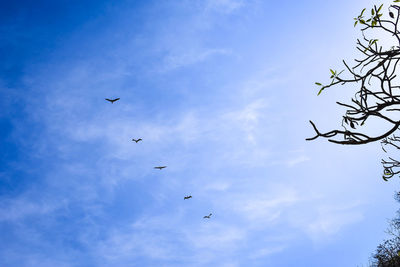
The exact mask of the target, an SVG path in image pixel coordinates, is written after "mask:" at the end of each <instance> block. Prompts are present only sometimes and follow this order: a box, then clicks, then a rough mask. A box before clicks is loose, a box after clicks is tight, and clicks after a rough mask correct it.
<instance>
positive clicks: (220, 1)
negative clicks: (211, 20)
mask: <svg viewBox="0 0 400 267" xmlns="http://www.w3.org/2000/svg"><path fill="white" fill-rule="evenodd" d="M245 4H246V1H243V0H208V1H207V4H206V9H211V10H217V11H219V12H222V13H231V12H234V11H237V10H238V9H240V8H242V7H243V6H244V5H245Z"/></svg>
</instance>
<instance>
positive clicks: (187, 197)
mask: <svg viewBox="0 0 400 267" xmlns="http://www.w3.org/2000/svg"><path fill="white" fill-rule="evenodd" d="M189 198H192V196H186V197H184V198H183V199H189Z"/></svg>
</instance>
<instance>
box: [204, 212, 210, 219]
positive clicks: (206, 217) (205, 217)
mask: <svg viewBox="0 0 400 267" xmlns="http://www.w3.org/2000/svg"><path fill="white" fill-rule="evenodd" d="M211 215H212V213H210V214H209V215H208V216H204V217H203V219H210V217H211Z"/></svg>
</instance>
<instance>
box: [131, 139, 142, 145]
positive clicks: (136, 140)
mask: <svg viewBox="0 0 400 267" xmlns="http://www.w3.org/2000/svg"><path fill="white" fill-rule="evenodd" d="M132 141H133V142H136V144H137V143H138V142H140V141H142V138H139V139H134V138H132Z"/></svg>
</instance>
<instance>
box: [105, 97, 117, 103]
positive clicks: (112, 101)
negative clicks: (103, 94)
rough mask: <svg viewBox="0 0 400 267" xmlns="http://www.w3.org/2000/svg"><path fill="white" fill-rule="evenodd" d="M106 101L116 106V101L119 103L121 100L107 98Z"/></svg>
mask: <svg viewBox="0 0 400 267" xmlns="http://www.w3.org/2000/svg"><path fill="white" fill-rule="evenodd" d="M106 100H107V101H110V102H111V104H114V102H115V101H118V100H119V98H115V99H108V98H106Z"/></svg>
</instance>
